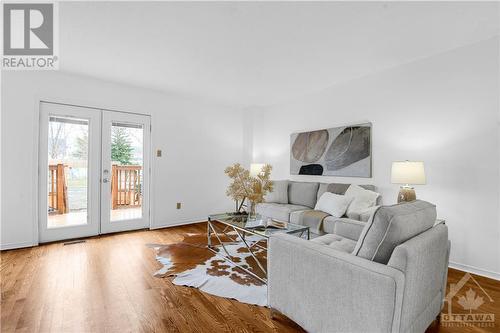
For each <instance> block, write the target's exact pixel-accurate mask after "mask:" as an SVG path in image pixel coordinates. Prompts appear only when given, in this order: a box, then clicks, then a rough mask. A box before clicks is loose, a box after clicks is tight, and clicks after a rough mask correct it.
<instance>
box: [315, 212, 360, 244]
mask: <svg viewBox="0 0 500 333" xmlns="http://www.w3.org/2000/svg"><path fill="white" fill-rule="evenodd" d="M365 225H366V223H365V222H360V221H356V220H352V219H349V218H345V217H340V218H338V217H333V216H327V217H326V218H325V219H324V220H323V231H324V232H325V233H327V234H336V235H338V236H342V237H345V238H349V239H352V240H354V241H357V240H358V239H359V236H360V235H361V232H362V231H363V228H364V227H365Z"/></svg>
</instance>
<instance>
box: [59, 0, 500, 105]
mask: <svg viewBox="0 0 500 333" xmlns="http://www.w3.org/2000/svg"><path fill="white" fill-rule="evenodd" d="M498 6H499V4H498V3H495V2H490V3H477V2H476V3H466V2H455V3H453V2H440V3H437V2H418V3H417V2H412V3H410V2H406V3H402V2H399V3H387V2H364V3H361V2H358V3H353V2H350V3H348V2H329V3H328V2H316V3H303V2H302V3H298V2H288V3H286V2H274V3H264V2H237V3H236V2H217V3H207V2H203V3H188V2H183V3H179V2H176V3H172V2H171V3H166V2H147V3H140V2H121V3H116V2H106V3H96V2H64V3H62V2H61V3H60V5H59V13H60V28H59V31H60V43H59V44H60V61H61V62H60V69H61V70H62V71H67V72H72V73H78V74H83V75H87V76H92V77H97V78H100V79H105V80H111V81H115V82H120V83H126V84H131V85H136V86H141V87H145V88H151V89H156V90H162V91H168V92H173V93H179V94H184V95H188V96H195V97H200V98H207V99H212V100H215V101H218V102H221V103H227V104H230V105H235V106H242V107H244V106H259V105H270V104H278V103H282V102H285V101H287V100H289V99H291V98H293V97H295V96H297V95H304V94H308V93H312V92H315V91H318V90H321V89H324V88H326V87H329V86H331V85H333V84H335V83H338V82H342V81H346V80H350V79H353V78H356V77H359V76H363V75H366V74H369V73H372V72H375V71H379V70H382V69H384V68H388V67H392V66H397V65H399V64H402V63H406V62H409V61H412V60H415V59H418V58H422V57H427V56H430V55H433V54H437V53H440V52H443V51H446V50H449V49H453V48H456V47H460V46H463V45H466V44H470V43H474V42H477V41H480V40H484V39H487V38H490V37H492V36H495V35H498V34H499V11H498Z"/></svg>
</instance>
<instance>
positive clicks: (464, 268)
mask: <svg viewBox="0 0 500 333" xmlns="http://www.w3.org/2000/svg"><path fill="white" fill-rule="evenodd" d="M448 266H449V267H451V268H455V269H458V270H460V271H464V272H469V273H473V274H476V275H481V276H485V277H487V278H490V279H494V280H498V281H500V273H497V272H492V271H488V270H485V269H481V268H478V267H474V266H470V265H464V264H459V263H457V262H451V261H450V263H449V265H448Z"/></svg>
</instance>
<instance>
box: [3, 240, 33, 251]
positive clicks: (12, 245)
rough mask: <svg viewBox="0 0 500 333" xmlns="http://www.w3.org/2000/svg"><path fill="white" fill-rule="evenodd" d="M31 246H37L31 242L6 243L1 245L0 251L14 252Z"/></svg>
mask: <svg viewBox="0 0 500 333" xmlns="http://www.w3.org/2000/svg"><path fill="white" fill-rule="evenodd" d="M32 246H38V243H36V244H33V243H32V242H21V243H7V244H2V246H1V248H0V250H2V251H4V250H14V249H21V248H23V247H32Z"/></svg>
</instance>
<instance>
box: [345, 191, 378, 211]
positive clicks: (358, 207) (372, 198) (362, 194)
mask: <svg viewBox="0 0 500 333" xmlns="http://www.w3.org/2000/svg"><path fill="white" fill-rule="evenodd" d="M344 195H345V196H346V197H351V198H353V200H352V202H351V204H350V205H349V207H347V213H346V215H347V217H349V218H356V217H358V218H359V215H360V214H361V213H363V212H364V211H366V210H367V209H368V208H370V207H373V206H375V205H376V203H377V198H378V197H379V195H380V194H378V193H377V192H373V191H370V190H366V189H364V188H362V187H361V186H358V185H354V184H352V185H351V186H349V188H348V189H347V191H345V194H344Z"/></svg>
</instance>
